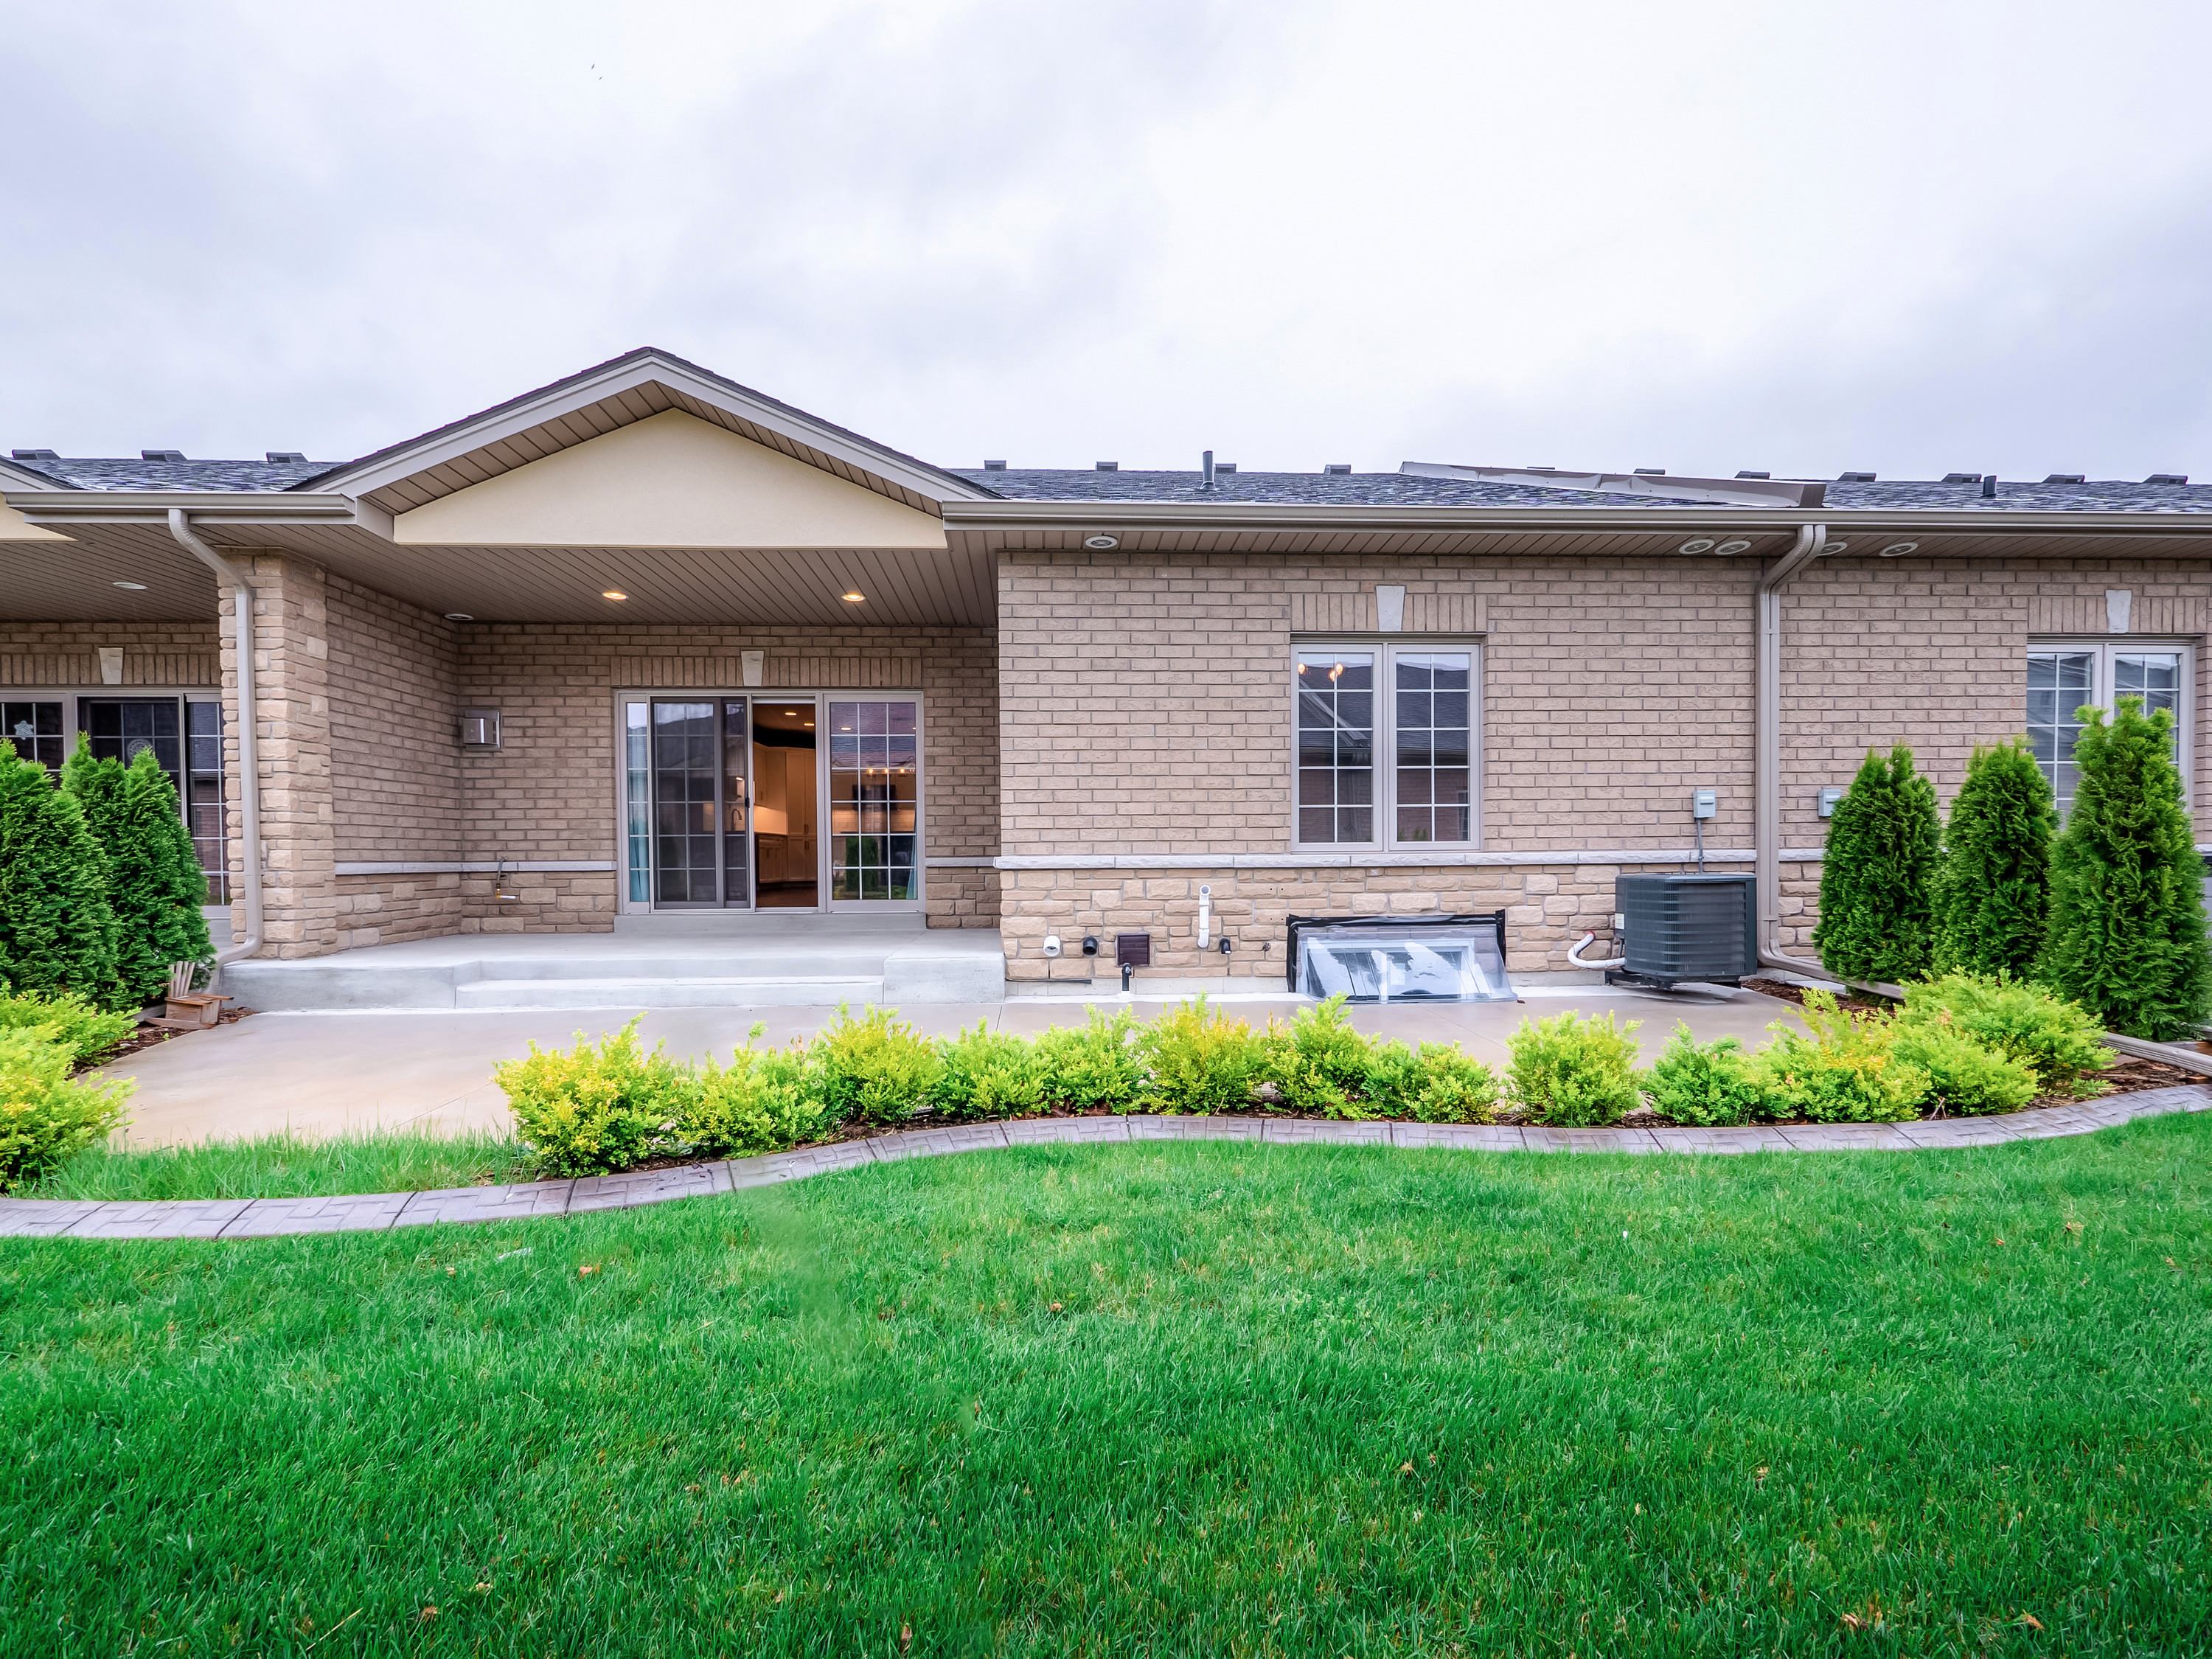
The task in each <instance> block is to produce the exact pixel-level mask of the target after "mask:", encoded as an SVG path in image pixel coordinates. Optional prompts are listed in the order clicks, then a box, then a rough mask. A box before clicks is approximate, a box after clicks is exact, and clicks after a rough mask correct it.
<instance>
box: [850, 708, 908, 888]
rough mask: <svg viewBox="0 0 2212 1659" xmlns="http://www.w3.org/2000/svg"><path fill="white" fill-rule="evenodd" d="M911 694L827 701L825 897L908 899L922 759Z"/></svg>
mask: <svg viewBox="0 0 2212 1659" xmlns="http://www.w3.org/2000/svg"><path fill="white" fill-rule="evenodd" d="M915 713H916V710H915V704H914V703H913V702H911V701H910V700H905V699H884V700H880V701H878V700H875V699H869V700H867V701H860V700H859V699H854V700H852V701H847V700H844V699H842V698H840V699H835V700H833V701H832V702H830V704H829V896H830V898H831V899H832V900H833V901H840V902H849V901H859V902H868V901H872V900H873V901H884V902H892V901H897V902H911V901H914V900H917V899H919V898H921V886H920V882H919V878H918V877H917V875H916V872H915V865H916V860H915V849H916V840H917V836H918V834H919V830H920V818H921V750H920V744H919V741H918V738H919V734H918V733H917V732H916V730H915Z"/></svg>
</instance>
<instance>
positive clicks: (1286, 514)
mask: <svg viewBox="0 0 2212 1659" xmlns="http://www.w3.org/2000/svg"><path fill="white" fill-rule="evenodd" d="M945 523H947V524H948V525H972V526H976V527H978V528H981V527H986V526H990V527H1001V528H1012V527H1023V528H1032V529H1040V530H1043V529H1066V528H1068V527H1070V526H1099V527H1101V528H1108V527H1114V526H1122V527H1126V528H1128V529H1133V530H1207V531H1230V532H1234V531H1237V530H1328V531H1341V532H1347V533H1352V532H1361V531H1376V530H1401V531H1402V530H1431V531H1455V530H1456V531H1466V530H1497V531H1507V530H1510V531H1521V532H1527V531H1540V532H1541V531H1557V532H1562V533H1565V532H1574V533H1577V534H1581V533H1584V532H1589V531H1592V530H1615V531H1628V530H1632V531H1662V532H1663V531H1680V532H1682V533H1684V534H1686V535H1698V534H1702V533H1704V532H1706V531H1708V530H1711V529H1713V528H1716V527H1721V528H1725V529H1727V530H1729V531H1730V532H1740V531H1747V530H1748V531H1767V532H1789V531H1794V530H1796V528H1797V526H1800V525H1806V524H1824V525H1826V526H1828V527H1829V530H1830V532H1831V533H1832V534H1838V535H1840V533H1841V532H1844V531H1845V530H1848V531H1850V532H1852V533H1855V534H1856V533H1858V532H1868V533H1874V532H1881V531H1897V532H1903V533H1907V534H1910V533H1912V532H1924V533H1929V534H1934V533H1938V532H1941V533H1943V534H1948V535H1968V534H1980V535H1990V534H2002V535H2022V534H2027V535H2035V534H2043V535H2082V534H2092V535H2120V534H2124V535H2131V536H2212V513H2007V512H1975V511H1973V510H1972V509H1971V508H1961V509H1952V510H1947V509H1943V508H1931V509H1928V510H1924V511H1918V512H1915V511H1911V510H1905V511H1899V510H1898V509H1895V508H1874V507H1810V508H1796V509H1790V510H1772V509H1764V508H1762V509H1757V510H1754V509H1750V508H1746V507H1692V506H1687V505H1685V506H1681V507H1535V508H1530V507H1400V506H1381V507H1370V506H1345V507H1325V506H1306V505H1302V504H1297V503H1269V502H1252V501H1224V502H1220V503H1218V504H1216V503H1212V502H1208V503H1204V504H1200V503H1197V502H1183V501H1006V500H1000V501H965V502H961V503H958V504H957V505H955V504H950V503H948V504H947V505H946V507H945Z"/></svg>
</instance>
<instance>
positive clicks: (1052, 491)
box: [11, 456, 2212, 515]
mask: <svg viewBox="0 0 2212 1659" xmlns="http://www.w3.org/2000/svg"><path fill="white" fill-rule="evenodd" d="M11 465H14V466H15V467H17V468H20V469H21V470H22V471H30V472H37V473H40V474H43V475H44V476H46V477H50V478H52V479H53V480H54V481H55V482H56V483H59V484H63V485H64V486H67V487H69V488H71V489H179V490H208V491H237V492H240V493H244V494H254V493H259V492H264V491H274V490H282V489H295V488H297V487H298V486H299V485H300V484H301V483H302V482H303V481H305V480H308V479H312V478H314V477H317V476H318V475H319V474H322V473H326V472H329V471H332V470H333V469H334V468H335V467H337V466H338V465H350V463H338V462H331V461H265V460H264V461H224V460H184V461H147V460H123V459H80V458H76V457H67V456H64V457H62V458H60V459H40V460H19V461H15V462H13V463H11ZM944 470H945V471H948V472H949V473H950V474H951V476H952V477H957V478H959V479H962V480H963V481H964V482H966V483H972V484H975V485H976V486H978V487H979V488H981V489H987V490H989V491H991V492H992V493H993V494H994V495H1001V496H1005V497H1006V498H1007V499H1009V500H1012V501H1096V502H1097V503H1099V504H1100V505H1101V506H1105V505H1108V504H1110V503H1116V502H1120V503H1133V502H1146V501H1189V502H1193V503H1197V502H1205V503H1206V504H1209V505H1212V506H1221V507H1231V506H1234V505H1235V504H1237V502H1239V501H1249V502H1253V503H1264V504H1269V505H1284V506H1312V507H1533V508H1543V507H1679V508H1680V509H1682V510H1683V511H1685V512H1690V513H1700V514H1705V515H1711V514H1712V513H1716V512H1721V513H1725V512H1728V511H1729V510H1730V509H1729V508H1727V507H1712V506H1711V505H1708V504H1703V503H1699V502H1694V501H1675V500H1673V499H1671V498H1668V497H1666V496H1659V495H1613V494H1600V493H1598V492H1596V491H1594V490H1585V489H1543V488H1541V487H1539V486H1537V485H1534V484H1510V483H1479V482H1476V481H1474V480H1471V479H1457V478H1431V477H1416V476H1414V475H1413V474H1411V473H1405V472H1352V473H1319V472H1230V473H1221V474H1218V475H1217V482H1218V484H1219V486H1220V487H1219V488H1218V489H1216V490H1214V491H1213V492H1212V493H1210V494H1209V493H1206V492H1204V491H1201V490H1200V489H1199V482H1200V474H1199V473H1197V472H1196V471H1190V472H1140V471H1118V472H1099V471H1091V470H1087V469H1085V470H1079V469H1076V468H1042V467H1009V468H1006V469H1005V470H1004V471H985V470H983V469H982V468H981V467H973V468H970V467H951V468H946V469H944ZM1826 505H1827V506H1829V507H1835V508H1838V509H1843V510H1853V509H1857V510H1862V511H1872V512H1882V511H1888V512H1899V513H1909V512H1913V511H1917V510H1921V509H1926V508H1964V509H1966V510H1969V511H1992V512H1999V513H2017V512H2043V513H2212V484H2197V483H2188V484H2152V483H2133V482H2128V481H2124V480H2112V481H2107V482H2104V483H2078V484H2072V483H1999V484H1998V485H1997V493H1996V495H1994V496H1991V497H1984V495H1982V492H1981V486H1980V485H1979V484H1972V483H1957V484H1948V483H1933V482H1928V481H1921V480H1912V479H1897V480H1893V481H1888V480H1885V481H1878V482H1876V483H1830V484H1829V485H1828V489H1827V498H1826Z"/></svg>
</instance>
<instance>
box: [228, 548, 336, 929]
mask: <svg viewBox="0 0 2212 1659" xmlns="http://www.w3.org/2000/svg"><path fill="white" fill-rule="evenodd" d="M230 557H231V561H232V562H233V563H234V564H235V565H237V566H238V567H239V568H240V569H241V570H243V571H245V572H246V574H247V576H248V578H249V580H252V584H253V647H254V649H253V672H254V692H255V697H256V702H257V704H258V706H257V708H256V709H255V711H254V714H255V719H256V720H257V722H258V725H257V727H256V735H257V737H258V741H259V745H260V773H261V848H262V871H263V875H262V890H261V905H262V947H261V951H260V954H261V955H262V956H264V957H317V956H325V955H327V954H328V953H329V952H331V951H335V950H337V949H339V948H340V942H339V939H338V937H337V915H338V897H337V876H336V874H335V859H336V853H337V838H336V831H335V827H334V820H333V813H332V804H331V700H330V641H329V623H328V613H327V611H326V610H325V605H324V592H323V571H322V568H321V567H320V566H319V565H315V564H311V563H309V562H307V560H305V559H302V558H301V557H299V556H297V555H295V554H291V553H278V552H269V551H264V550H239V551H237V552H234V553H233V554H231V556H230ZM230 594H231V590H230V589H228V588H225V589H224V591H223V601H222V641H223V651H222V684H223V718H224V721H225V723H226V725H227V726H229V727H230V729H231V731H232V732H235V731H236V729H237V722H238V718H239V714H238V661H237V650H238V647H237V637H238V636H237V633H236V628H237V624H236V623H235V622H234V619H233V616H232V605H231V598H230ZM226 747H227V748H228V761H229V765H230V772H231V775H232V777H233V778H235V777H236V776H237V768H238V744H237V739H236V738H235V736H233V737H232V738H231V739H230V740H229V742H228V744H227V745H226ZM244 833H245V826H244V823H243V820H242V816H241V813H240V807H239V802H238V797H237V795H236V793H235V792H234V793H233V794H232V797H231V811H230V835H231V843H230V844H231V854H230V866H231V878H232V884H233V890H234V891H238V890H240V888H239V884H240V883H241V882H242V881H243V880H244V878H245V868H244V860H243V853H242V848H241V846H240V838H241V837H242V836H243V835H244ZM231 914H232V915H233V917H234V924H233V926H234V929H235V928H236V927H238V926H239V925H240V924H242V922H243V921H244V917H245V907H244V905H243V904H234V906H233V908H232V912H231Z"/></svg>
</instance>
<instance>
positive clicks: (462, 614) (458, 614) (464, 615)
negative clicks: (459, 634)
mask: <svg viewBox="0 0 2212 1659" xmlns="http://www.w3.org/2000/svg"><path fill="white" fill-rule="evenodd" d="M446 620H447V622H474V621H475V620H476V618H475V617H472V616H471V615H470V614H469V613H468V612H467V611H447V613H446Z"/></svg>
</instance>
